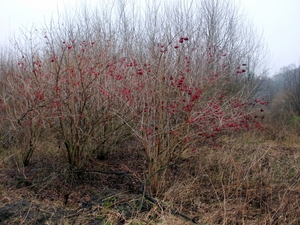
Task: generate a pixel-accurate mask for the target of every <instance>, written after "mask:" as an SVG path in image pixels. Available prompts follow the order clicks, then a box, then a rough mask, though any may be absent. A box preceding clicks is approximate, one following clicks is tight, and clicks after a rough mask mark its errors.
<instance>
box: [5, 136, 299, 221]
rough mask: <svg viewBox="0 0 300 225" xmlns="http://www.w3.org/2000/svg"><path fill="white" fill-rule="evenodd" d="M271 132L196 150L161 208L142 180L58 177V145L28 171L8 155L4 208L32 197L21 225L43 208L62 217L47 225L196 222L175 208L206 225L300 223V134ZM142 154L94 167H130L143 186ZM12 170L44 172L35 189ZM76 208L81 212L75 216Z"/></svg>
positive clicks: (177, 171)
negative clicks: (146, 194)
mask: <svg viewBox="0 0 300 225" xmlns="http://www.w3.org/2000/svg"><path fill="white" fill-rule="evenodd" d="M281 132H283V131H281ZM270 133H271V131H269V133H268V132H265V133H264V135H265V136H264V135H262V134H261V133H256V134H255V133H245V134H243V135H240V136H226V137H223V138H222V139H221V142H222V148H220V149H218V150H213V149H211V148H209V147H207V146H202V147H199V149H197V151H196V152H189V151H186V152H185V154H184V155H183V156H182V158H181V160H180V162H178V163H177V164H175V165H173V166H172V167H170V168H169V169H168V170H167V171H165V175H164V178H163V179H164V182H161V185H162V188H163V189H164V190H165V191H164V193H162V194H161V196H159V198H158V199H157V200H158V204H153V203H151V202H147V200H146V199H144V198H143V196H142V195H141V194H138V193H137V192H136V190H137V189H138V187H132V186H134V185H137V186H138V184H137V183H135V184H134V185H133V184H132V183H134V182H137V181H136V180H135V179H129V178H126V177H123V178H121V177H113V176H104V175H101V176H100V175H92V174H91V175H88V176H87V177H86V178H85V179H84V180H81V181H80V180H78V179H77V178H76V177H75V178H74V177H73V178H70V177H67V176H68V175H67V174H64V176H61V175H60V176H56V175H55V173H53V172H54V171H62V170H63V165H64V163H63V162H64V160H63V158H62V157H61V155H59V154H58V153H57V151H56V150H55V151H54V150H50V149H51V146H50V147H49V148H44V150H45V149H46V150H45V151H44V152H43V151H41V150H39V151H38V152H37V153H35V155H34V158H33V162H32V164H31V166H29V167H28V168H22V167H20V166H19V159H18V157H16V156H15V155H16V152H11V151H10V152H9V151H2V153H1V154H2V156H1V161H0V162H1V177H0V178H1V189H0V192H1V195H0V196H1V205H2V206H5V205H9V204H13V203H16V202H18V201H21V200H22V199H29V200H30V202H31V203H32V204H33V205H32V206H31V209H30V207H29V208H28V211H27V212H28V213H27V212H23V214H22V213H21V212H20V213H19V215H21V217H18V218H14V219H15V220H16V219H17V220H18V221H19V222H20V219H23V220H24V221H23V224H29V222H30V221H33V215H35V214H34V212H35V213H36V215H39V214H38V212H39V211H38V210H37V207H36V206H35V204H46V205H48V208H47V209H48V211H51V210H52V209H53V210H54V209H55V210H57V212H61V216H60V217H57V218H56V219H55V220H54V218H55V214H54V215H52V217H50V218H51V219H48V220H47V223H45V224H90V223H91V221H94V222H95V221H98V222H99V224H128V225H129V224H131V225H134V224H142V225H144V224H175V225H176V224H193V222H191V221H186V220H185V219H184V218H182V217H181V216H178V215H174V214H172V210H173V212H174V211H176V212H180V213H183V214H185V215H187V216H189V217H190V218H194V219H197V220H198V221H199V222H200V224H299V222H300V220H299V218H300V146H299V144H298V143H300V142H299V141H300V138H299V137H298V136H297V135H296V134H295V135H294V136H292V135H290V136H289V137H290V138H285V139H282V137H280V138H279V139H274V138H269V137H270V136H272V135H270ZM45 146H46V145H45ZM139 149H140V147H139V146H138V144H137V143H136V146H135V147H133V145H132V143H131V144H130V152H129V153H128V154H126V149H124V152H122V153H120V152H114V153H112V154H111V155H110V156H109V158H108V159H106V160H104V161H99V162H94V164H90V166H91V167H92V168H93V167H94V168H97V169H101V170H103V169H108V170H113V169H114V170H121V169H122V168H129V169H130V171H131V172H133V173H134V174H135V176H137V177H138V178H139V179H141V180H143V178H144V176H145V175H146V171H145V168H147V166H146V165H144V161H145V158H144V156H143V153H142V152H141V151H140V150H139ZM14 151H15V150H14ZM50 160H52V163H49V162H50ZM53 161H54V162H53ZM12 172H14V174H15V178H16V177H18V176H21V175H22V174H23V175H24V176H26V177H27V178H29V177H30V176H32V175H33V174H36V173H39V174H40V176H41V177H40V178H35V179H34V180H33V181H32V182H33V183H32V184H29V185H28V186H26V184H23V185H21V186H17V185H15V183H14V182H16V179H14V178H10V179H8V178H7V177H8V176H9V174H10V175H11V174H12ZM43 176H45V177H46V178H47V182H46V181H44V179H43ZM51 179H52V180H51ZM50 181H51V182H50ZM35 182H36V183H35ZM38 182H40V183H38ZM59 185H61V187H59V190H60V191H64V193H65V192H66V191H67V190H68V191H69V192H70V197H69V199H68V204H67V205H64V204H63V201H64V199H63V195H62V194H61V195H60V196H59V195H57V193H55V190H56V191H57V190H58V187H57V186H59ZM37 187H38V188H37ZM54 187H55V188H56V189H55V188H54ZM104 187H106V188H104ZM107 187H109V188H107ZM104 190H105V191H104ZM51 194H53V195H51ZM41 196H43V198H42V197H41ZM53 196H56V197H53ZM87 196H88V197H87ZM93 196H102V197H99V198H101V202H100V201H98V202H97V201H96V200H95V198H94V200H93V201H94V202H93V206H92V207H91V208H90V209H88V210H87V209H84V208H82V207H81V206H79V205H78V204H79V203H80V202H82V201H83V199H88V200H85V201H86V202H92V200H90V199H91V198H92V199H93ZM107 196H109V197H107ZM111 196H113V197H111ZM111 199H113V202H111V201H112V200H111ZM78 202H79V203H78ZM96 202H97V204H96ZM141 202H144V203H146V202H147V204H149V205H151V207H150V208H147V209H144V210H142V211H140V206H141V204H144V203H141ZM129 205H130V207H131V208H130V207H129ZM47 209H45V208H44V210H47ZM50 209H51V210H50ZM121 209H122V210H123V211H122V210H121ZM68 210H69V211H70V210H75V213H74V211H73V214H72V213H67V212H69V211H68ZM51 212H52V211H51ZM128 212H131V213H130V214H128ZM26 213H27V214H28V216H27V217H26ZM72 215H73V216H72ZM26 219H27V220H26ZM100 222H101V223H100Z"/></svg>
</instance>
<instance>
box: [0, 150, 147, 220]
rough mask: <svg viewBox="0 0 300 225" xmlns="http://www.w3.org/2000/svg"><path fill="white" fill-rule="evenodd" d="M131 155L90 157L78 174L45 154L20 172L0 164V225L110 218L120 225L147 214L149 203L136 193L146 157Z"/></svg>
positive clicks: (143, 175) (140, 151) (140, 184)
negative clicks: (138, 215)
mask: <svg viewBox="0 0 300 225" xmlns="http://www.w3.org/2000/svg"><path fill="white" fill-rule="evenodd" d="M131 150H132V151H128V149H126V151H122V150H119V151H115V152H111V153H109V154H108V155H107V157H106V159H102V160H98V159H96V158H90V160H89V161H88V163H87V164H86V165H85V166H84V169H81V170H78V169H72V168H70V167H69V166H68V165H67V164H63V163H62V160H61V156H57V158H54V159H53V155H47V154H45V155H39V156H38V157H33V159H32V161H31V163H30V164H29V165H28V166H27V167H25V168H20V167H18V166H13V167H12V166H11V165H12V162H10V163H9V165H10V166H8V162H7V165H4V164H1V167H0V168H1V173H0V224H104V221H105V220H106V219H107V217H109V215H112V214H114V217H115V218H118V219H117V221H116V222H115V223H116V224H120V225H121V224H124V223H125V221H126V220H129V219H130V218H134V217H135V216H136V215H137V214H139V213H143V212H148V211H149V210H150V209H151V207H152V204H151V202H147V201H146V200H145V198H143V195H142V194H141V190H142V187H143V185H142V182H141V181H142V180H143V179H144V177H145V174H144V171H146V168H147V165H146V157H145V155H144V152H143V151H142V149H133V147H132V149H131ZM133 153H134V154H133ZM12 158H13V157H12ZM12 161H13V160H12Z"/></svg>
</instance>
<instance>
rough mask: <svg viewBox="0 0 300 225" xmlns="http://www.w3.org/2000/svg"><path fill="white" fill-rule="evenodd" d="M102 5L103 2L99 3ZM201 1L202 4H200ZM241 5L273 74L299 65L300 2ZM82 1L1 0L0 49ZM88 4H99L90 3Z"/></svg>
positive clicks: (258, 0) (255, 0)
mask: <svg viewBox="0 0 300 225" xmlns="http://www.w3.org/2000/svg"><path fill="white" fill-rule="evenodd" d="M100 1H101V0H100ZM198 1H200V0H198ZM232 1H237V2H240V3H241V7H242V8H243V9H244V11H245V12H246V13H247V16H248V18H249V19H250V20H252V21H253V23H254V25H255V26H256V27H257V28H258V30H260V31H262V32H263V37H264V39H265V42H266V44H267V46H268V50H269V54H268V59H269V61H270V66H271V67H272V70H271V73H274V72H276V71H278V70H279V69H280V68H281V67H282V66H288V65H289V64H293V63H294V64H296V65H297V66H299V65H300V41H299V40H300V11H299V10H300V0H232ZM79 2H81V0H0V21H1V22H0V31H1V32H0V45H5V44H7V43H8V41H9V37H10V36H12V35H13V34H16V35H18V30H19V28H20V27H22V26H24V27H27V28H30V27H31V26H32V24H33V23H34V24H35V25H38V26H39V25H40V24H43V22H44V18H45V19H46V21H47V20H49V19H50V18H51V15H55V14H56V12H57V9H62V8H63V7H64V6H65V5H69V4H70V5H72V4H75V3H79ZM88 2H97V0H89V1H88Z"/></svg>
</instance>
